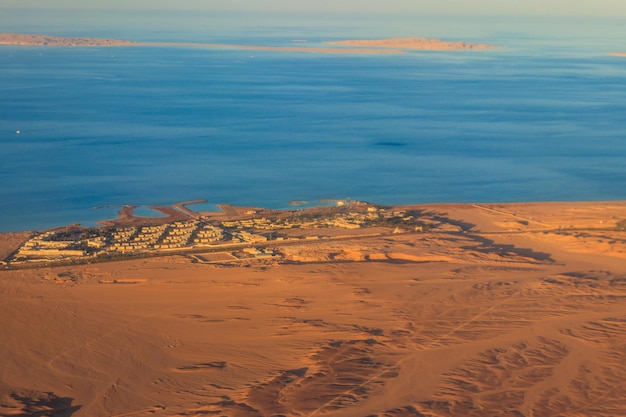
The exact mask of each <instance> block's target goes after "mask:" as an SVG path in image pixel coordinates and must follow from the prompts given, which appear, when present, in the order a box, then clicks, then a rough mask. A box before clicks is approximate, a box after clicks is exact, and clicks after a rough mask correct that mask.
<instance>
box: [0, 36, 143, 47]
mask: <svg viewBox="0 0 626 417" xmlns="http://www.w3.org/2000/svg"><path fill="white" fill-rule="evenodd" d="M0 45H25V46H28V45H30V46H130V45H136V42H130V41H123V40H118V39H101V38H68V37H62V36H49V35H31V34H19V33H0Z"/></svg>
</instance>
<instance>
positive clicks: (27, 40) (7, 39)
mask: <svg viewBox="0 0 626 417" xmlns="http://www.w3.org/2000/svg"><path fill="white" fill-rule="evenodd" d="M294 42H298V43H302V42H303V41H301V40H298V41H294ZM325 43H326V44H327V45H337V46H350V47H352V48H344V47H305V46H265V45H235V44H217V43H194V42H133V41H127V40H119V39H103V38H85V37H81V38H73V37H62V36H50V35H37V34H18V33H0V45H23V46H185V47H204V48H224V49H247V50H262V51H287V52H313V53H338V54H398V53H404V52H406V51H407V50H431V51H454V50H485V49H494V48H498V47H497V46H492V45H485V44H474V43H468V42H447V41H442V40H439V39H427V38H393V39H378V40H346V41H334V42H325Z"/></svg>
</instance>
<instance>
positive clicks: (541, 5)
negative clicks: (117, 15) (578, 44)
mask: <svg viewBox="0 0 626 417" xmlns="http://www.w3.org/2000/svg"><path fill="white" fill-rule="evenodd" d="M8 7H29V8H55V9H57V8H59V9H60V8H80V9H138V8H149V9H180V10H195V9H197V10H249V11H268V12H275V11H311V12H324V13H333V12H342V13H345V12H351V11H358V12H370V13H385V12H388V13H424V14H430V13H436V14H447V13H451V14H492V15H493V14H504V15H510V14H515V15H543V16H559V15H561V16H626V0H106V1H102V0H1V1H0V8H8Z"/></svg>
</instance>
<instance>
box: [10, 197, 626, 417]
mask: <svg viewBox="0 0 626 417" xmlns="http://www.w3.org/2000/svg"><path fill="white" fill-rule="evenodd" d="M420 209H421V210H424V211H428V212H430V213H436V215H438V216H447V217H448V218H450V219H452V220H454V221H455V224H457V225H458V229H457V230H456V231H455V230H450V231H446V230H443V229H441V230H437V229H434V230H432V231H430V232H427V233H422V234H398V235H390V236H385V237H379V238H375V237H368V238H363V239H358V240H350V241H346V242H318V243H315V244H308V245H299V246H298V245H294V246H290V247H289V248H288V249H287V248H281V250H283V251H284V258H283V261H280V262H277V261H276V260H273V261H271V262H269V261H261V260H257V261H255V260H251V261H249V262H245V263H229V262H227V261H225V262H224V263H222V264H220V263H219V262H218V263H211V264H208V263H200V262H197V260H194V258H193V257H192V256H189V257H187V256H170V257H161V258H152V259H142V260H133V261H121V262H111V263H101V264H93V265H81V266H60V267H55V268H52V267H44V268H37V269H23V270H3V271H0V329H2V330H1V332H2V333H1V335H2V337H1V338H0V357H2V361H0V415H7V416H8V415H55V416H120V417H121V416H155V415H156V416H201V415H226V416H278V415H285V416H366V415H374V416H380V417H382V416H437V417H439V416H527V417H530V416H533V417H538V416H618V415H624V410H626V388H625V387H626V383H625V382H626V362H625V361H624V357H625V356H626V302H625V301H626V260H625V259H624V258H625V255H624V253H625V248H626V232H624V231H621V230H619V227H616V226H617V225H618V223H619V222H620V221H622V220H623V219H624V218H626V203H619V202H612V203H595V204H594V203H579V204H578V203H577V204H574V203H567V204H566V203H558V204H515V205H475V206H471V205H439V206H420ZM3 239H4V240H0V242H2V245H0V246H1V247H2V248H3V250H4V251H5V252H6V253H8V252H9V251H10V248H11V245H15V244H16V241H15V239H11V238H3ZM17 240H19V239H17ZM216 259H217V260H218V261H219V259H220V258H219V257H217V258H216Z"/></svg>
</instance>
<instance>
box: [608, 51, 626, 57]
mask: <svg viewBox="0 0 626 417" xmlns="http://www.w3.org/2000/svg"><path fill="white" fill-rule="evenodd" d="M609 55H613V56H626V52H609Z"/></svg>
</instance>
